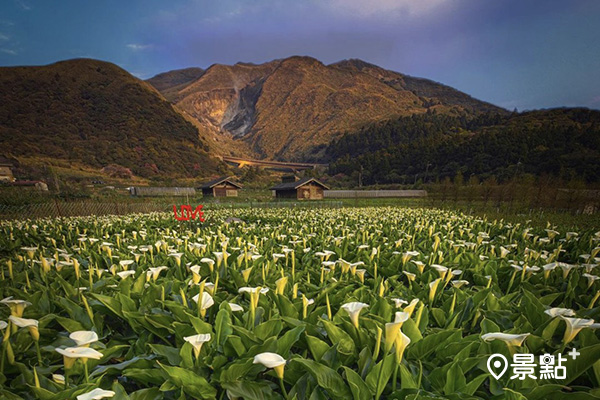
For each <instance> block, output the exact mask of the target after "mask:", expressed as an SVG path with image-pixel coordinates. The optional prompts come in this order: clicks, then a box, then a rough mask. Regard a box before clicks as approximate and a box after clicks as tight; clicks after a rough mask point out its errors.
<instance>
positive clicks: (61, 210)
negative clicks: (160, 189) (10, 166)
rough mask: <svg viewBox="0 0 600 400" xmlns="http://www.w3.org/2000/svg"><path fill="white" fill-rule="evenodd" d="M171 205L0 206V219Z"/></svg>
mask: <svg viewBox="0 0 600 400" xmlns="http://www.w3.org/2000/svg"><path fill="white" fill-rule="evenodd" d="M170 207H172V205H167V204H165V203H154V202H143V203H142V202H139V203H108V202H94V201H78V202H59V201H55V202H51V203H34V204H26V205H21V206H6V205H0V219H26V218H31V219H34V218H46V217H51V218H57V217H77V216H86V215H123V214H132V213H149V212H153V211H169V209H170Z"/></svg>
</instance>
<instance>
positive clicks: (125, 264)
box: [119, 260, 134, 270]
mask: <svg viewBox="0 0 600 400" xmlns="http://www.w3.org/2000/svg"><path fill="white" fill-rule="evenodd" d="M133 262H134V261H133V260H121V261H119V265H120V266H121V267H123V269H124V270H127V268H129V266H130V265H131V264H133Z"/></svg>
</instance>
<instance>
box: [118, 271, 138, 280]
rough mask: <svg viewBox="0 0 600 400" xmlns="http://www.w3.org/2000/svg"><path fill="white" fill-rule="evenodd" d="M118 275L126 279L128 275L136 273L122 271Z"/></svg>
mask: <svg viewBox="0 0 600 400" xmlns="http://www.w3.org/2000/svg"><path fill="white" fill-rule="evenodd" d="M117 275H119V278H121V279H126V278H127V277H128V276H131V275H135V271H121V272H117Z"/></svg>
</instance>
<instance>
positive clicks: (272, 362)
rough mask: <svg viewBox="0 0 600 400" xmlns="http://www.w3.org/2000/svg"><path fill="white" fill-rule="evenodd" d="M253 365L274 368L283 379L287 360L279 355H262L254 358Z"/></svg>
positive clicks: (267, 353)
mask: <svg viewBox="0 0 600 400" xmlns="http://www.w3.org/2000/svg"><path fill="white" fill-rule="evenodd" d="M252 363H253V364H262V365H264V366H265V367H267V368H273V369H274V370H275V373H276V374H277V377H278V378H279V379H283V367H285V363H286V360H285V358H283V357H281V356H280V355H279V354H277V353H269V352H266V353H260V354H257V355H255V356H254V361H253V362H252Z"/></svg>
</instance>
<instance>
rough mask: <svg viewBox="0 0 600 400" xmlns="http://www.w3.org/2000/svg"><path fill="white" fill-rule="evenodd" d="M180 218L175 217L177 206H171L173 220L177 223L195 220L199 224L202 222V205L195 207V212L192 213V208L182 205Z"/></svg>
mask: <svg viewBox="0 0 600 400" xmlns="http://www.w3.org/2000/svg"><path fill="white" fill-rule="evenodd" d="M180 208H181V216H178V215H177V206H176V205H175V204H173V214H175V219H176V220H177V221H189V220H190V219H191V220H194V219H196V217H198V220H199V221H200V222H204V213H203V212H202V204H200V205H199V206H198V207H196V209H195V210H193V211H192V206H190V205H182V206H181V207H180Z"/></svg>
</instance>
